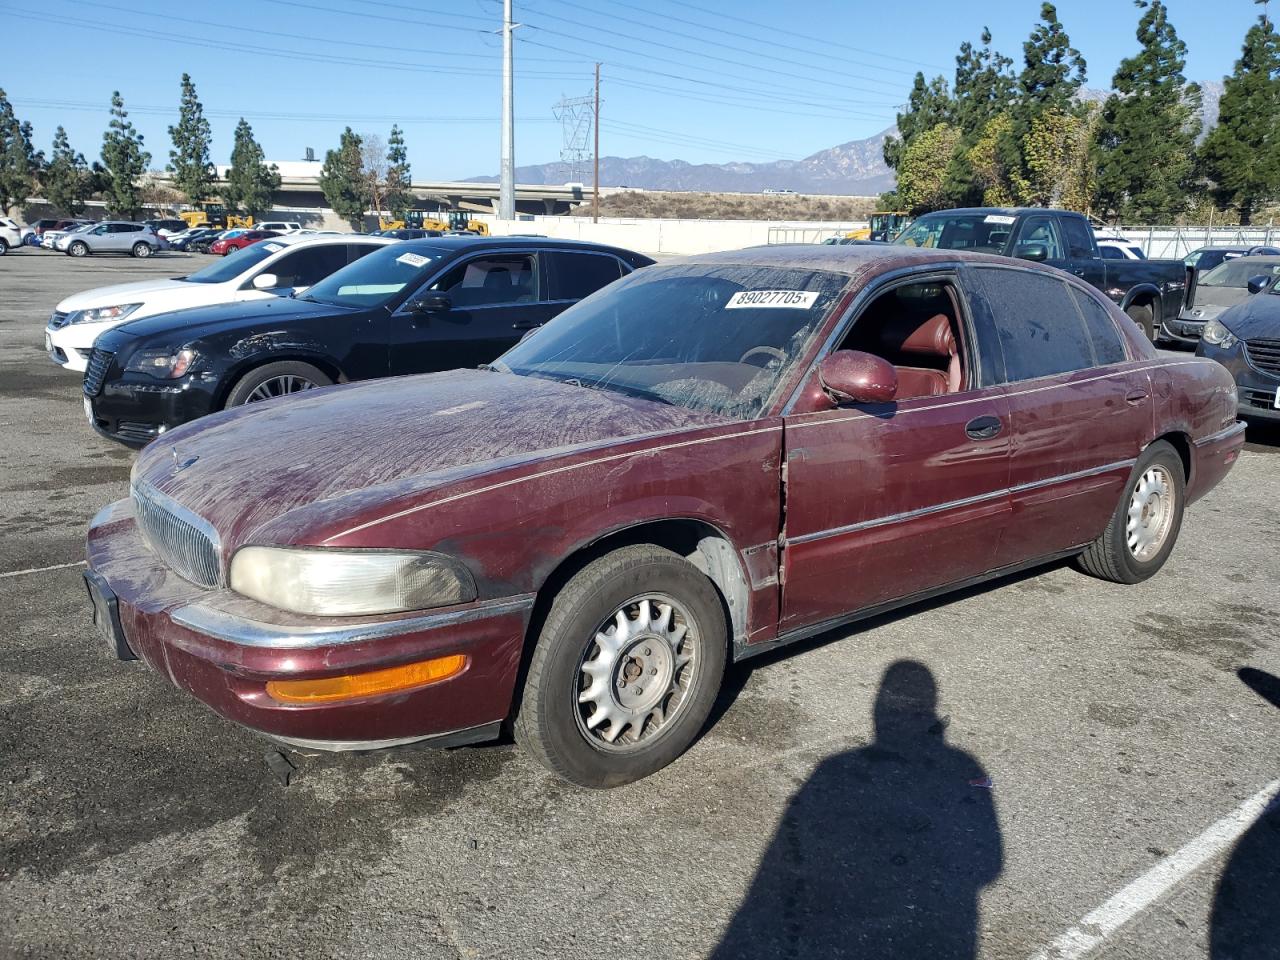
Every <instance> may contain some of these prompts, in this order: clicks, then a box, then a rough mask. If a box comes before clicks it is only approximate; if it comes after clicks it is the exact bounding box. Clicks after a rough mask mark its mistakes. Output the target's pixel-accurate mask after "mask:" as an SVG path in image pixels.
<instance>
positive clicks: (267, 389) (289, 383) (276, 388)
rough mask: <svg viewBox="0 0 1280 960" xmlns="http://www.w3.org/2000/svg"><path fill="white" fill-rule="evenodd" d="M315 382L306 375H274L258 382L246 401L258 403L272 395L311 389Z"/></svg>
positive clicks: (279, 395) (280, 395) (277, 395)
mask: <svg viewBox="0 0 1280 960" xmlns="http://www.w3.org/2000/svg"><path fill="white" fill-rule="evenodd" d="M314 387H315V384H314V383H312V382H311V381H310V380H308V379H307V378H306V377H293V376H285V377H272V378H271V379H270V380H263V381H262V383H260V384H258V385H257V386H256V387H255V388H254V390H253V393H251V394H249V396H248V397H246V398H245V401H244V402H245V403H257V402H258V401H259V400H270V399H271V398H272V397H283V396H284V395H285V394H288V393H298V392H300V391H302V390H311V389H312V388H314Z"/></svg>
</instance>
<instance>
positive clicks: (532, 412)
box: [134, 370, 735, 557]
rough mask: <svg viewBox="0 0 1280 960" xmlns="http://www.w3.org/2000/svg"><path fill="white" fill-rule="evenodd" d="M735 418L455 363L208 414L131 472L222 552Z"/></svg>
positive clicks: (319, 530)
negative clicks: (196, 521)
mask: <svg viewBox="0 0 1280 960" xmlns="http://www.w3.org/2000/svg"><path fill="white" fill-rule="evenodd" d="M734 422H735V421H732V420H729V419H727V418H724V417H721V416H717V415H715V414H710V413H701V412H696V411H693V410H689V409H686V408H684V407H677V406H668V405H666V404H661V403H657V402H654V401H650V400H642V399H636V398H631V397H627V396H624V395H622V394H618V393H611V392H608V391H603V390H590V389H587V388H585V387H578V386H571V385H569V384H564V383H558V382H552V381H548V380H538V379H534V378H531V377H521V376H516V375H514V374H506V373H491V372H484V371H479V370H453V371H449V372H447V373H433V374H425V375H419V376H410V377H398V378H393V379H388V380H377V381H370V382H366V383H360V384H349V385H344V386H339V387H332V388H327V389H323V390H317V391H314V392H308V393H306V394H303V395H295V396H292V397H285V398H281V399H279V400H271V401H266V402H264V403H259V404H252V405H249V406H245V407H239V408H237V409H235V410H230V411H225V412H223V413H219V414H214V415H213V416H210V417H206V418H204V419H202V420H199V421H196V422H194V423H192V424H188V425H186V426H183V427H180V428H178V429H177V430H175V431H172V432H171V433H168V434H165V435H164V436H163V437H161V438H160V439H159V440H157V441H155V442H153V443H152V444H151V445H150V446H148V447H147V448H146V449H145V450H144V451H143V453H142V454H141V455H140V456H139V458H138V462H137V465H136V467H135V468H134V482H135V483H142V484H145V485H147V486H149V487H151V488H153V489H155V490H158V491H159V492H160V493H162V494H164V495H165V496H168V497H170V498H172V499H173V500H174V501H176V502H177V503H179V504H180V505H182V506H183V507H185V508H187V509H188V510H191V511H193V512H194V513H196V514H198V515H199V516H201V517H203V518H204V519H205V520H207V521H208V522H209V523H211V524H212V525H213V526H214V528H215V529H216V530H217V531H218V534H219V537H220V538H221V540H222V545H223V551H224V555H225V556H227V557H229V556H230V553H231V551H232V550H234V549H235V548H236V547H237V546H239V545H240V544H242V543H245V542H248V541H250V540H252V541H254V542H259V543H308V542H310V543H319V542H322V541H323V540H324V539H325V537H327V536H331V535H332V534H333V533H334V532H335V531H339V530H342V529H345V528H346V527H347V526H349V524H350V521H351V520H352V519H354V518H357V517H359V518H361V519H368V518H369V517H370V516H375V515H376V516H381V515H385V514H389V513H393V512H395V511H396V510H397V509H400V508H402V507H403V506H404V505H405V504H406V503H411V502H412V501H413V499H414V498H415V497H421V495H422V494H423V493H425V492H427V491H431V490H438V489H439V488H441V487H445V486H449V485H451V484H459V483H461V482H464V481H467V480H471V479H474V478H475V477H477V476H478V475H481V474H488V473H493V472H497V471H504V476H506V475H508V474H509V472H510V471H512V470H514V471H516V472H517V473H522V472H528V471H532V470H534V469H539V468H543V469H545V468H546V461H547V460H548V459H549V458H552V457H555V456H558V455H573V454H574V453H577V452H581V451H584V450H591V449H598V448H599V447H601V446H607V445H609V444H611V443H616V442H619V441H622V440H624V439H634V438H641V437H645V436H652V435H655V434H660V435H670V434H671V433H672V432H678V431H681V430H693V429H697V428H700V427H708V426H718V425H728V424H732V423H734ZM535 464H538V465H539V467H535V466H534V465H535Z"/></svg>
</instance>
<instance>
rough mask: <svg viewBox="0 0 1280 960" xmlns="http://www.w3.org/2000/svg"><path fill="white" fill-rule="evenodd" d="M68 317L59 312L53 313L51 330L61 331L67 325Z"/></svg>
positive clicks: (50, 321)
mask: <svg viewBox="0 0 1280 960" xmlns="http://www.w3.org/2000/svg"><path fill="white" fill-rule="evenodd" d="M67 316H68V314H65V313H61V312H60V311H58V310H55V311H53V313H52V314H50V316H49V329H50V330H61V329H62V328H63V327H65V326H66V325H67Z"/></svg>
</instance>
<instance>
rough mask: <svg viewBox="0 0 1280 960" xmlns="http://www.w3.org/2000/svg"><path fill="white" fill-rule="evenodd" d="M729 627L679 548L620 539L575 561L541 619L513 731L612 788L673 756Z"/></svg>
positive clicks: (692, 722) (707, 698)
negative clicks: (624, 543) (620, 543)
mask: <svg viewBox="0 0 1280 960" xmlns="http://www.w3.org/2000/svg"><path fill="white" fill-rule="evenodd" d="M727 647H728V629H727V627H726V625H725V617H724V612H723V606H722V604H721V601H720V596H719V594H718V593H717V592H716V589H715V587H714V586H713V585H712V583H711V581H710V580H708V579H707V577H706V576H705V575H703V574H702V573H701V571H699V570H698V569H697V568H696V567H694V566H693V564H691V563H689V562H688V561H687V560H685V559H684V558H682V557H680V556H678V555H677V554H675V553H672V552H671V551H670V550H665V549H663V548H661V547H657V546H653V545H650V544H641V545H637V546H631V547H623V548H622V549H620V550H616V551H614V552H613V553H610V554H608V555H606V556H604V557H601V558H600V559H598V560H595V561H593V562H592V563H590V564H588V565H587V566H586V567H584V568H583V569H582V570H581V571H579V572H578V573H577V574H576V575H575V576H574V577H573V578H572V579H571V580H570V581H569V582H568V583H567V584H565V586H564V587H563V588H562V589H561V590H560V592H559V593H558V594H557V595H556V597H555V600H554V601H553V602H552V604H551V609H550V611H549V612H548V614H547V618H546V621H545V623H544V624H543V627H542V631H541V634H540V635H539V637H538V641H537V645H536V646H535V647H534V651H533V657H532V659H531V661H530V664H529V674H528V677H527V679H526V681H525V686H524V690H523V692H522V694H521V701H520V707H519V713H518V715H517V718H516V729H515V732H516V738H517V739H518V740H519V742H520V743H521V745H522V746H523V747H524V748H525V749H527V750H528V751H529V752H530V753H532V754H533V755H534V756H535V757H537V758H538V760H540V761H541V762H542V763H543V764H544V765H545V766H546V767H548V768H549V769H550V770H552V771H553V772H554V773H557V774H559V775H560V776H561V777H563V778H564V779H566V780H568V781H570V782H571V783H576V784H578V785H580V786H584V787H595V788H601V787H616V786H620V785H621V784H624V783H630V782H631V781H633V780H639V779H640V778H641V777H645V776H648V775H649V774H651V773H653V772H654V771H656V770H660V769H661V768H662V767H665V766H666V765H667V764H669V763H671V762H672V761H673V760H675V759H676V757H678V756H680V754H681V753H683V752H684V751H685V750H686V749H687V748H688V746H689V745H690V744H691V743H692V742H693V740H694V738H695V737H696V736H697V735H698V732H699V731H700V730H701V729H702V725H703V724H704V723H705V722H706V719H707V715H708V714H709V713H710V711H711V705H712V703H713V702H714V700H715V697H716V692H717V691H718V690H719V688H720V679H721V677H722V676H723V674H724V665H725V656H726V651H727Z"/></svg>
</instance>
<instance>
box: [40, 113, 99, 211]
mask: <svg viewBox="0 0 1280 960" xmlns="http://www.w3.org/2000/svg"><path fill="white" fill-rule="evenodd" d="M89 186H90V184H89V165H88V164H87V163H86V162H85V159H84V154H82V153H76V152H75V151H74V150H72V149H71V142H70V141H69V140H68V139H67V131H66V130H64V129H63V128H62V127H58V129H57V131H56V132H55V133H54V137H53V153H52V154H51V155H50V158H49V166H48V167H47V168H46V169H45V173H44V195H45V199H46V200H48V201H49V202H50V203H51V204H53V206H54V208H55V209H57V210H60V211H62V212H63V213H66V214H69V215H71V216H76V215H77V214H79V213H81V212H83V211H84V201H85V198H87V197H88V196H89Z"/></svg>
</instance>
